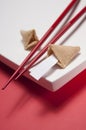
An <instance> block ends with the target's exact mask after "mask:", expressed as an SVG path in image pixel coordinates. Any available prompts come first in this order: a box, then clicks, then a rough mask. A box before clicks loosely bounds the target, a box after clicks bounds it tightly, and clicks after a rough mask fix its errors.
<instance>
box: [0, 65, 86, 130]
mask: <svg viewBox="0 0 86 130" xmlns="http://www.w3.org/2000/svg"><path fill="white" fill-rule="evenodd" d="M12 73H13V71H12V70H11V69H10V68H8V67H7V66H5V65H3V64H2V63H0V89H1V87H2V85H3V84H4V83H5V82H6V81H7V80H8V79H9V77H10V76H11V75H12ZM0 130H86V70H84V71H83V72H82V73H81V74H79V75H78V76H77V77H76V78H74V79H73V80H72V81H70V82H69V83H67V84H66V85H65V86H64V87H63V88H61V89H60V90H58V91H56V92H54V93H53V92H50V91H47V90H45V89H43V88H42V87H40V86H38V85H37V84H35V83H33V82H32V81H29V80H28V79H26V78H24V77H22V78H21V79H19V80H18V81H16V82H15V81H12V83H11V84H10V85H9V87H8V88H7V89H6V90H4V91H3V90H0Z"/></svg>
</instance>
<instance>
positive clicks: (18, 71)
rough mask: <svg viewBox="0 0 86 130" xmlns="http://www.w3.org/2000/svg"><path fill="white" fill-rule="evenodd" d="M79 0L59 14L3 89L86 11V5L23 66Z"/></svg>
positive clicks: (71, 3) (73, 1)
mask: <svg viewBox="0 0 86 130" xmlns="http://www.w3.org/2000/svg"><path fill="white" fill-rule="evenodd" d="M76 2H77V0H72V1H71V2H70V3H69V5H68V6H67V7H66V9H65V10H64V11H63V12H62V14H61V15H60V16H59V18H57V19H56V21H55V22H54V23H53V24H52V26H51V27H50V28H49V29H48V31H47V32H46V33H45V34H44V36H43V37H42V38H41V40H40V41H39V42H38V44H37V45H36V46H35V47H34V48H33V50H32V51H31V52H30V54H29V55H28V56H27V57H26V58H25V59H24V61H23V62H22V63H21V65H20V66H19V67H18V69H17V70H16V71H15V72H14V74H13V75H12V76H11V77H10V79H9V80H8V81H7V82H6V84H5V85H4V86H3V88H2V90H4V89H5V88H6V87H7V86H8V85H9V83H10V82H11V81H12V80H13V79H18V78H19V77H20V76H21V75H22V74H23V73H25V72H26V71H27V70H28V69H29V68H30V67H32V65H33V64H34V63H35V62H36V61H37V60H38V59H39V58H40V57H41V56H42V55H43V54H44V53H45V52H46V51H47V49H48V46H49V45H50V44H54V43H55V42H56V41H57V40H58V39H59V38H60V37H61V36H62V35H63V34H64V33H65V32H66V31H67V30H68V29H69V28H70V27H71V26H72V25H73V24H74V23H75V22H76V21H77V20H78V19H79V18H80V17H81V16H82V15H83V14H84V13H85V12H86V6H85V7H84V8H83V9H82V10H81V11H80V12H79V13H78V14H77V15H76V16H75V17H74V18H73V19H72V20H70V21H69V22H68V23H67V24H66V25H65V26H64V27H63V28H62V29H61V30H60V31H59V33H57V34H56V35H55V36H54V37H53V38H52V39H51V40H50V41H49V42H48V43H47V45H46V46H45V47H44V48H43V49H42V50H41V51H40V52H39V53H38V54H37V55H36V56H35V58H33V59H32V61H31V62H30V63H29V64H28V65H27V67H26V68H25V69H24V68H23V67H24V66H25V64H26V63H27V61H28V60H30V58H31V57H32V56H33V55H34V54H35V52H36V51H37V49H38V48H39V47H40V46H41V45H42V44H43V42H44V41H45V40H46V39H47V38H48V36H49V35H50V34H51V33H52V32H53V30H54V29H55V28H56V27H57V25H58V24H59V23H60V22H61V21H62V19H63V18H64V17H65V16H66V15H67V13H68V12H69V10H70V9H71V8H72V7H73V6H74V5H75V4H76Z"/></svg>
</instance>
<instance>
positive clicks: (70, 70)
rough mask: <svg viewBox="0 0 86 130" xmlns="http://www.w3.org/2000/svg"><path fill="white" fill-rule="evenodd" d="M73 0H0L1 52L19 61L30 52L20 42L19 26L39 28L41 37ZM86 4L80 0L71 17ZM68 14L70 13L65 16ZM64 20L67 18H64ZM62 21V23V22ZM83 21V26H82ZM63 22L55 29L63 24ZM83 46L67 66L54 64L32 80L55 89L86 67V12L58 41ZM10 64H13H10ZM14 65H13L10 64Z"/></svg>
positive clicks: (22, 27) (10, 58) (16, 62)
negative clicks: (37, 78)
mask: <svg viewBox="0 0 86 130" xmlns="http://www.w3.org/2000/svg"><path fill="white" fill-rule="evenodd" d="M70 1H71V0H64V1H63V0H59V1H57V0H52V1H50V0H47V1H46V0H43V1H41V0H36V1H34V0H1V1H0V54H1V55H2V56H4V57H5V58H7V59H8V60H10V61H12V62H13V63H14V64H16V65H20V63H21V62H22V60H24V58H25V57H26V55H27V54H28V53H29V52H27V51H25V50H24V47H23V45H22V43H21V36H20V30H21V29H24V30H29V29H33V28H35V29H36V32H37V34H38V37H39V38H41V37H42V36H43V34H44V33H45V32H46V31H47V29H48V28H49V27H50V26H51V24H52V23H53V22H54V21H55V20H56V18H57V17H58V16H59V15H60V14H61V12H62V11H63V10H64V9H65V7H66V6H67V5H68V4H69V2H70ZM84 6H86V0H81V2H80V3H79V5H78V7H77V8H76V10H75V11H74V12H73V14H72V16H71V18H72V17H73V16H74V15H75V14H76V13H77V12H78V11H80V9H82V8H83V7H84ZM66 18H67V17H66ZM63 23H64V21H63ZM61 25H62V24H60V26H61ZM79 25H80V26H79ZM60 26H59V27H58V28H57V29H56V30H55V31H54V33H53V34H52V36H53V35H54V34H55V32H56V31H57V30H58V29H59V28H60ZM62 43H63V44H64V45H73V46H77V45H78V46H80V48H81V51H80V55H79V56H78V57H77V58H76V59H75V60H74V61H73V62H72V63H71V64H70V65H69V66H68V67H67V68H66V69H64V70H63V69H59V68H58V67H57V66H54V67H53V68H52V69H50V70H49V71H48V73H46V75H44V77H42V78H41V79H40V80H39V81H36V80H35V79H33V78H32V77H30V76H29V75H28V76H27V77H29V78H31V79H32V80H33V81H35V82H37V83H38V84H40V85H41V86H43V87H46V88H47V89H49V90H51V91H55V90H57V89H58V88H60V87H62V86H63V85H64V84H65V83H67V82H68V81H70V80H71V79H72V78H73V77H75V76H76V75H77V74H78V73H80V72H81V71H82V70H84V69H86V14H85V15H83V16H82V17H81V18H80V19H79V20H78V22H77V23H76V24H75V25H74V26H73V27H72V28H71V29H70V30H69V31H67V33H66V34H65V35H64V36H63V37H62V38H61V39H59V40H58V41H57V42H56V44H62ZM9 66H10V64H9ZM11 67H13V66H11Z"/></svg>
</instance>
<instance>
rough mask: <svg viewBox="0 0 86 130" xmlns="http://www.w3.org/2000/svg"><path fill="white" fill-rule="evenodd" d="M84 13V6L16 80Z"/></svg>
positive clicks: (85, 8)
mask: <svg viewBox="0 0 86 130" xmlns="http://www.w3.org/2000/svg"><path fill="white" fill-rule="evenodd" d="M85 12H86V6H85V7H84V8H83V9H82V10H81V11H80V12H79V13H78V14H77V15H76V16H75V17H74V18H73V19H72V20H70V21H69V22H68V23H67V24H66V25H65V26H64V27H63V28H62V29H61V31H60V32H59V33H57V34H56V35H55V36H54V37H53V38H52V39H51V41H49V42H48V43H47V45H46V46H45V47H44V48H43V49H42V50H41V51H40V52H39V53H38V54H37V55H36V56H35V58H34V59H33V60H32V61H31V62H30V63H29V64H28V66H27V67H26V68H25V69H24V70H22V71H21V73H20V74H19V75H18V76H17V77H16V79H18V78H19V77H20V76H21V75H22V74H23V73H25V72H26V71H27V70H28V69H29V68H30V67H32V65H33V64H34V63H35V62H36V61H37V60H38V59H39V58H40V57H41V56H42V55H43V54H44V53H45V52H46V51H47V49H48V47H49V45H50V44H54V43H55V42H56V41H57V40H58V39H59V38H60V37H61V36H62V35H63V34H64V33H65V32H66V31H67V30H68V29H69V28H70V27H71V26H72V25H73V24H74V23H75V22H76V21H77V20H78V19H79V18H80V17H81V16H82V15H83V14H84V13H85Z"/></svg>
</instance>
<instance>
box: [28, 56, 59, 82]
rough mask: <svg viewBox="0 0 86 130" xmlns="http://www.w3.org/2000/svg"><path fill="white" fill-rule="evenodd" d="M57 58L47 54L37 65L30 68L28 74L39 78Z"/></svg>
mask: <svg viewBox="0 0 86 130" xmlns="http://www.w3.org/2000/svg"><path fill="white" fill-rule="evenodd" d="M57 62H58V60H57V59H56V58H55V56H54V55H51V56H49V57H48V58H46V59H44V60H43V61H42V62H40V63H39V64H38V65H36V66H35V67H33V68H32V69H30V75H31V76H32V77H34V78H35V79H36V80H39V79H40V78H41V77H42V76H43V75H44V74H46V73H47V72H48V71H49V69H51V68H52V67H53V66H54V65H55V64H56V63H57Z"/></svg>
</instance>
